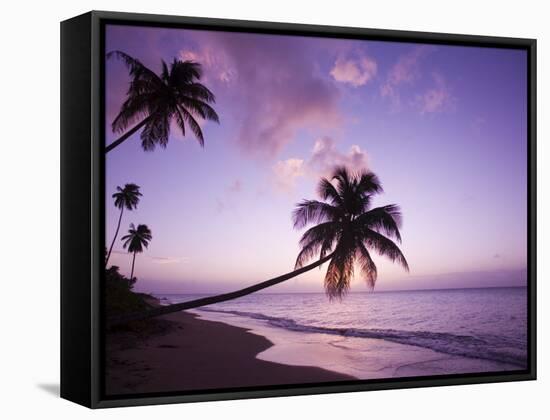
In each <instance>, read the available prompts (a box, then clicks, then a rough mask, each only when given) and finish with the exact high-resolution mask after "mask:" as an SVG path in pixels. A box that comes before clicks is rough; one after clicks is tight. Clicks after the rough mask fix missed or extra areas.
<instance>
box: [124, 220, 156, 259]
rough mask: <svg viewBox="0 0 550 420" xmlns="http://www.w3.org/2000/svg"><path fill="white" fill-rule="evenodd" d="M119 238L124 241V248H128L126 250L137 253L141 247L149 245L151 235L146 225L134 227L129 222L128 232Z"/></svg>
mask: <svg viewBox="0 0 550 420" xmlns="http://www.w3.org/2000/svg"><path fill="white" fill-rule="evenodd" d="M121 239H122V240H123V241H124V244H123V246H124V249H126V248H128V252H134V253H139V252H143V247H145V248H147V247H148V246H149V241H150V240H151V239H153V235H152V234H151V230H150V229H149V228H148V227H147V225H138V226H137V228H136V227H135V226H134V224H133V223H130V229H129V230H128V234H127V235H124V236H123V237H122V238H121Z"/></svg>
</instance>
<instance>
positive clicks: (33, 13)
mask: <svg viewBox="0 0 550 420" xmlns="http://www.w3.org/2000/svg"><path fill="white" fill-rule="evenodd" d="M64 3H65V4H64ZM545 3H546V2H544V1H540V0H539V1H528V0H524V1H514V2H510V1H505V0H500V1H494V2H490V1H484V2H480V1H479V0H477V1H470V0H455V1H448V2H445V1H441V0H435V1H424V0H412V1H411V0H399V1H396V0H392V1H376V2H368V1H365V0H363V1H355V2H354V1H348V0H337V1H327V2H322V1H321V0H316V1H314V2H310V3H309V4H308V3H306V2H305V1H299V0H272V1H261V0H256V1H245V0H228V1H223V0H219V1H215V0H200V1H195V2H190V1H184V0H177V1H168V0H166V1H165V0H156V1H152V2H151V1H149V2H146V1H141V0H131V1H117V0H111V1H103V0H102V1H100V0H96V1H75V2H69V1H65V2H58V3H57V4H53V2H35V3H33V2H27V1H8V2H4V3H3V5H2V24H1V25H0V31H1V32H2V34H1V35H2V36H1V37H0V40H1V41H0V42H1V44H0V45H1V46H2V48H1V49H0V60H1V66H0V69H1V73H0V74H1V79H0V83H1V85H0V101H1V103H2V110H1V112H0V116H1V119H0V121H1V126H0V141H1V145H2V149H1V150H2V151H1V153H0V171H1V173H0V175H1V176H0V182H1V190H0V193H1V197H2V201H1V203H2V204H1V206H0V212H1V215H2V217H1V219H0V220H1V223H2V229H1V232H2V235H1V237H0V239H1V242H0V247H1V250H0V255H2V259H1V261H2V264H1V266H0V270H1V271H0V273H1V274H0V280H1V286H0V287H1V289H0V290H1V292H2V296H1V301H0V311H1V314H0V315H1V316H0V322H1V327H2V328H1V330H0V334H1V335H0V337H1V339H0V343H1V344H0V352H1V355H0V366H1V369H0V398H1V403H0V415H1V416H2V418H5V419H17V418H29V419H32V418H37V417H39V416H40V417H42V416H45V417H47V418H63V419H64V418H67V419H88V418H117V419H126V418H128V419H129V418H131V419H151V418H164V419H169V418H188V419H189V418H200V419H210V418H212V419H214V418H228V419H230V418H239V419H247V418H251V419H252V418H254V419H261V420H265V419H284V418H287V419H290V418H302V419H306V418H315V419H325V418H326V419H329V418H330V419H335V418H369V417H370V418H373V419H374V418H377V419H382V418H384V419H392V418H401V419H403V418H406V419H410V418H413V419H414V418H422V419H440V418H442V417H443V418H447V419H465V418H474V419H475V418H482V419H489V418H496V419H518V418H519V419H521V418H528V416H530V415H533V416H534V417H535V418H542V417H543V416H544V414H543V413H545V412H546V416H547V415H548V413H549V412H550V409H549V407H548V405H549V404H548V399H549V398H550V397H549V396H550V387H549V383H550V381H549V379H548V375H549V373H550V372H549V369H550V368H549V359H548V357H549V356H548V351H549V348H548V344H549V343H548V340H549V332H548V324H547V323H546V322H545V321H546V320H547V319H549V317H550V313H549V308H550V304H548V300H549V299H548V298H549V293H548V289H549V287H548V285H547V282H546V280H547V277H548V274H549V264H548V257H547V258H544V254H545V253H546V254H547V253H548V248H547V247H546V246H545V245H546V242H545V240H546V239H548V235H549V222H548V219H547V218H545V216H544V215H545V214H547V215H548V214H550V199H549V198H548V195H547V193H548V184H547V183H546V180H547V179H548V177H549V175H550V169H549V168H548V166H546V165H547V164H548V163H549V161H550V160H549V156H548V143H547V141H546V140H547V137H548V134H549V133H548V130H549V128H548V123H547V120H546V119H545V118H547V117H548V116H549V108H548V106H549V104H548V97H549V92H548V88H549V82H548V76H549V75H550V62H549V57H548V52H549V47H548V44H549V43H550V25H549V24H548V16H549V15H550V14H549V13H548V11H546V10H544V4H545ZM91 9H96V10H116V11H128V12H148V13H163V14H175V15H187V16H208V17H220V18H233V19H253V20H270V21H281V22H296V23H317V24H328V25H340V26H358V27H372V28H385V29H408V30H417V31H433V32H452V33H465V34H481V35H501V36H515V37H529V38H537V39H538V58H539V62H538V74H539V80H538V117H539V124H538V148H539V171H538V177H539V189H538V191H539V192H538V194H539V206H538V211H539V221H538V232H539V245H538V257H539V261H540V263H539V277H538V284H539V293H538V302H539V312H538V319H539V329H538V333H539V348H538V350H539V380H538V381H537V382H524V383H508V384H490V385H470V386H454V387H444V388H428V389H416V390H397V391H379V392H370V393H353V394H338V395H329V396H326V395H325V396H309V397H291V398H272V399H263V400H250V401H229V402H218V403H200V404H197V403H196V404H187V405H171V406H153V407H141V408H124V409H110V410H99V411H91V410H87V409H84V408H82V407H79V406H77V405H75V404H72V403H70V402H67V401H64V400H61V399H59V398H57V396H56V395H55V394H56V393H57V392H58V384H59V374H58V371H59V356H58V354H59V328H58V324H59V21H61V20H63V19H67V18H70V17H72V16H75V15H77V14H80V13H83V12H86V11H88V10H91ZM545 166H546V167H545ZM545 193H546V194H545ZM510 199H511V200H514V199H523V197H519V198H518V197H510Z"/></svg>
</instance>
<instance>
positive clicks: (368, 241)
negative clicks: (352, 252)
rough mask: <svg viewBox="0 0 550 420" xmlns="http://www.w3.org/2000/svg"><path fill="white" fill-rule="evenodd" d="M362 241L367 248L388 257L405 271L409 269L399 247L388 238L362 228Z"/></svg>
mask: <svg viewBox="0 0 550 420" xmlns="http://www.w3.org/2000/svg"><path fill="white" fill-rule="evenodd" d="M362 234H363V242H364V244H365V245H366V246H367V248H372V249H374V250H375V251H376V252H377V253H378V254H380V255H382V256H384V257H387V258H389V259H390V260H391V261H392V262H398V263H399V264H400V265H401V266H402V267H403V268H404V269H405V270H406V271H409V264H408V263H407V260H406V259H405V256H404V255H403V253H402V252H401V250H400V249H399V247H398V246H397V245H396V244H395V243H394V242H393V241H392V240H391V239H389V238H386V237H385V236H384V235H382V234H380V233H378V232H376V231H374V230H371V229H368V228H367V229H364V230H363V232H362Z"/></svg>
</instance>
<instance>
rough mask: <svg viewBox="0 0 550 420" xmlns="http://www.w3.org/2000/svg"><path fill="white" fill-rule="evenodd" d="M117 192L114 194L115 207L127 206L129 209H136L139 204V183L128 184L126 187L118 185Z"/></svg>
mask: <svg viewBox="0 0 550 420" xmlns="http://www.w3.org/2000/svg"><path fill="white" fill-rule="evenodd" d="M116 189H117V192H116V193H114V194H113V198H114V200H115V207H117V208H119V209H121V210H122V209H123V208H126V209H127V210H134V209H136V208H137V205H138V204H139V197H141V195H142V194H141V193H140V192H139V185H136V184H126V185H124V188H120V187H116Z"/></svg>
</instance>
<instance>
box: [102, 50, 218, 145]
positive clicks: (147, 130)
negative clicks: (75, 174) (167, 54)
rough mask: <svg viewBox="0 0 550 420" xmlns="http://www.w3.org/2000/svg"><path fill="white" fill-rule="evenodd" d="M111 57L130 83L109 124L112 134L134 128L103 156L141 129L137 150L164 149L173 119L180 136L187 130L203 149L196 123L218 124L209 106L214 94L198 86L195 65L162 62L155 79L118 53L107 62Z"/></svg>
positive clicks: (196, 67)
mask: <svg viewBox="0 0 550 420" xmlns="http://www.w3.org/2000/svg"><path fill="white" fill-rule="evenodd" d="M113 56H114V57H116V58H119V59H121V60H122V61H123V62H124V63H125V64H126V66H127V67H128V70H129V73H130V76H131V78H132V80H131V82H130V86H129V88H128V92H127V97H126V100H125V101H124V103H123V104H122V107H121V108H120V112H119V113H118V115H117V116H116V117H115V119H114V120H113V123H112V129H113V132H115V133H122V132H124V131H125V130H126V129H128V127H129V126H130V125H132V124H135V125H134V126H133V127H132V128H130V129H129V130H128V131H126V132H125V133H124V134H123V135H122V136H121V137H120V138H119V139H117V140H115V141H114V142H112V143H111V144H109V145H108V146H107V147H106V148H105V153H108V152H110V151H111V150H113V149H114V148H115V147H117V146H119V145H120V144H121V143H122V142H124V141H125V140H127V139H128V138H129V137H130V136H132V134H134V133H136V132H137V131H139V130H140V129H141V128H143V130H142V131H141V146H142V147H143V149H144V150H146V151H150V150H153V149H154V148H155V146H156V145H160V146H161V147H166V145H167V144H168V137H169V135H170V124H171V122H172V120H173V119H175V121H176V123H177V125H178V126H179V128H180V130H181V132H182V133H183V135H184V136H185V132H186V126H188V127H189V128H190V129H191V131H192V132H193V134H194V135H195V137H196V138H197V140H198V141H199V143H200V145H201V146H204V136H203V133H202V129H201V127H200V125H199V122H198V121H197V119H203V120H211V121H215V122H219V118H218V114H216V111H214V108H212V106H211V104H214V103H215V102H216V99H215V97H214V94H213V93H212V92H211V91H210V90H208V88H206V87H205V86H204V85H202V84H201V83H200V79H201V77H202V67H201V65H200V64H199V63H195V62H193V61H181V60H178V59H175V58H174V60H173V61H172V63H170V65H169V66H168V64H166V63H165V62H164V60H162V71H161V73H160V75H157V74H156V73H155V72H154V71H152V70H150V69H149V68H147V67H146V66H145V65H143V64H142V63H141V62H140V61H139V60H137V59H135V58H134V57H131V56H129V55H128V54H126V53H124V52H122V51H112V52H110V53H108V54H107V58H110V57H113Z"/></svg>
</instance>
